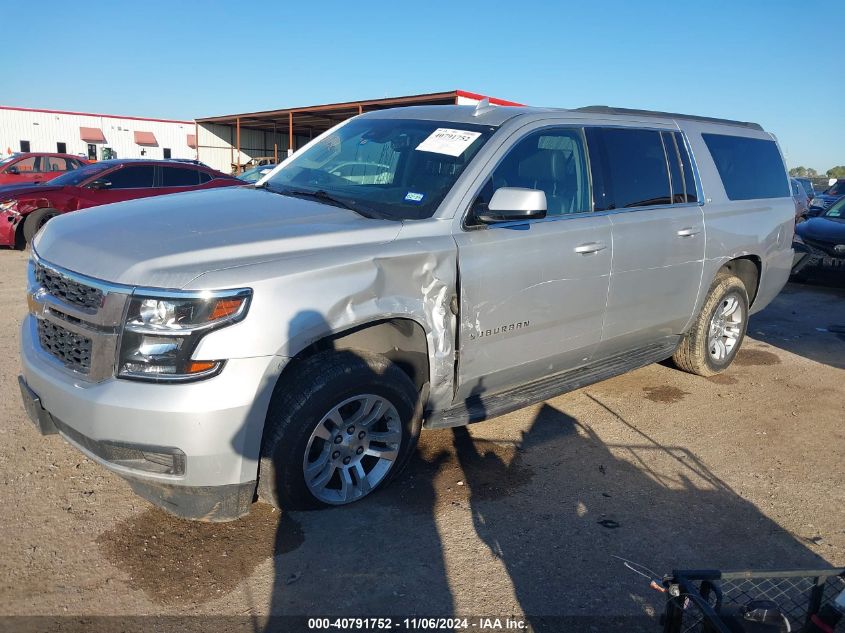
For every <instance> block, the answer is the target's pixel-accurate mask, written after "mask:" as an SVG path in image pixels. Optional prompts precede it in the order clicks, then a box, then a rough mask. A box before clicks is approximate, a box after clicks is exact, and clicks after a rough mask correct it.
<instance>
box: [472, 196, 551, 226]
mask: <svg viewBox="0 0 845 633" xmlns="http://www.w3.org/2000/svg"><path fill="white" fill-rule="evenodd" d="M475 217H476V218H478V220H479V221H480V222H484V223H485V224H494V223H496V222H512V221H515V220H538V219H540V218H544V217H546V192H545V191H540V190H539V189H523V188H521V187H500V188H499V189H496V191H495V193H494V194H493V197H492V198H491V199H490V204H488V205H487V208H486V209H484V210H482V211H479V212H477V213H476V214H475Z"/></svg>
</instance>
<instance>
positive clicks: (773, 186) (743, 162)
mask: <svg viewBox="0 0 845 633" xmlns="http://www.w3.org/2000/svg"><path fill="white" fill-rule="evenodd" d="M701 136H702V138H703V139H704V142H705V143H706V144H707V149H708V150H710V155H711V156H712V157H713V162H714V163H716V169H717V170H718V171H719V177H720V178H721V179H722V184H723V185H724V187H725V193H726V194H727V195H728V199H730V200H756V199H759V198H785V197H789V196H790V192H789V185H788V182H787V178H786V167H785V166H784V164H783V159H782V158H781V156H780V152H779V151H778V148H777V145H776V144H775V142H774V141H767V140H764V139H757V138H745V137H741V136H730V135H727V134H702V135H701Z"/></svg>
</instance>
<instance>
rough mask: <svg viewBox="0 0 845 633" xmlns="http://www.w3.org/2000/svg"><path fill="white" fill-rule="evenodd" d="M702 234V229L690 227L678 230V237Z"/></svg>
mask: <svg viewBox="0 0 845 633" xmlns="http://www.w3.org/2000/svg"><path fill="white" fill-rule="evenodd" d="M700 232H701V229H700V228H698V227H692V226H688V227H686V228H683V229H679V230H678V237H692V236H694V235H698V234H699V233H700Z"/></svg>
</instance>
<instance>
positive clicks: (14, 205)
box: [0, 159, 244, 248]
mask: <svg viewBox="0 0 845 633" xmlns="http://www.w3.org/2000/svg"><path fill="white" fill-rule="evenodd" d="M243 184H244V183H243V182H242V181H240V180H238V179H237V178H233V177H232V176H227V175H226V174H224V173H221V172H219V171H215V170H214V169H211V168H210V167H205V166H202V165H194V164H191V163H183V162H177V161H166V160H157V161H156V160H132V159H116V160H104V161H100V162H99V163H94V164H91V165H85V166H84V167H80V168H79V169H76V170H74V171H70V172H66V173H64V174H62V175H61V176H58V177H57V178H54V179H53V180H51V181H50V182H48V183H44V184H40V185H37V184H33V185H30V186H26V185H23V186H7V187H2V186H0V246H14V247H18V248H23V247H24V246H26V244H27V243H28V242H29V241H30V240H32V238H33V236H34V235H35V234H36V233H37V232H38V229H40V228H41V227H42V226H44V224H45V223H46V222H47V221H48V220H49V219H50V218H52V217H55V216H57V215H59V214H61V213H68V212H69V211H77V210H79V209H86V208H88V207H96V206H98V205H101V204H108V203H110V202H122V201H123V200H134V199H135V198H147V197H150V196H161V195H164V194H167V193H178V192H180V191H193V190H195V189H212V188H214V187H232V186H235V185H241V186H243Z"/></svg>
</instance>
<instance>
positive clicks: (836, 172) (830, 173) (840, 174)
mask: <svg viewBox="0 0 845 633" xmlns="http://www.w3.org/2000/svg"><path fill="white" fill-rule="evenodd" d="M827 177H828V178H845V165H837V166H836V167H831V168H830V169H828V170H827Z"/></svg>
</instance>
